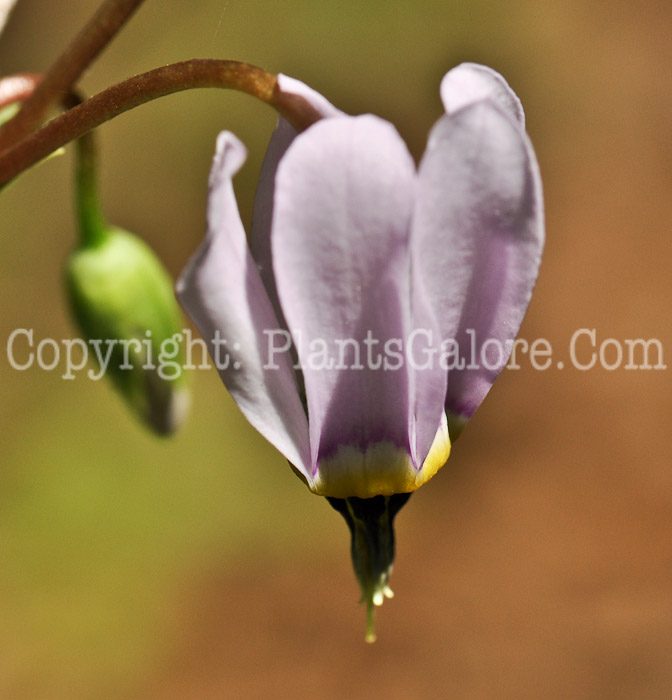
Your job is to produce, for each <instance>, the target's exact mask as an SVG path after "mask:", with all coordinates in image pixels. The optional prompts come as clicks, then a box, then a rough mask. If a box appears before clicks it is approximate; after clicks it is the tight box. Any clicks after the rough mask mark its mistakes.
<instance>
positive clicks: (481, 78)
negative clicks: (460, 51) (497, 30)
mask: <svg viewBox="0 0 672 700" xmlns="http://www.w3.org/2000/svg"><path fill="white" fill-rule="evenodd" d="M441 100H442V101H443V106H444V108H445V110H446V114H453V113H454V112H457V111H458V110H460V109H462V108H463V107H466V106H467V105H470V104H473V103H474V102H480V101H481V100H491V101H492V102H494V103H495V104H496V105H497V106H499V107H500V109H502V110H503V111H504V112H506V113H507V114H510V115H511V116H512V117H513V118H514V119H515V120H516V121H517V122H518V123H519V124H520V126H521V128H523V129H524V128H525V112H524V111H523V105H522V104H521V103H520V100H519V99H518V95H516V93H515V92H514V91H513V90H512V89H511V88H510V87H509V84H508V83H507V82H506V80H504V78H503V77H502V76H501V75H500V74H499V73H497V71H494V70H492V68H488V67H487V66H481V65H479V64H478V63H461V64H460V65H459V66H457V67H455V68H453V69H452V70H450V71H448V73H446V75H445V76H444V77H443V80H442V81H441Z"/></svg>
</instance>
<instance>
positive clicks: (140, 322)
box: [66, 226, 189, 435]
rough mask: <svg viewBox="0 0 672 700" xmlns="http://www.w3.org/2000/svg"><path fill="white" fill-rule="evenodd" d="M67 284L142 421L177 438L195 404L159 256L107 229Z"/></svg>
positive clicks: (77, 314)
mask: <svg viewBox="0 0 672 700" xmlns="http://www.w3.org/2000/svg"><path fill="white" fill-rule="evenodd" d="M66 285H67V291H68V296H69V300H70V306H71V310H72V314H73V316H74V318H75V321H76V322H77V324H78V326H79V329H80V330H81V333H82V335H83V336H84V338H85V339H86V340H87V341H88V342H89V347H90V348H91V350H92V351H94V352H92V353H91V354H92V355H94V357H96V360H97V363H98V364H99V365H100V366H101V368H102V369H104V370H105V371H106V374H107V375H108V376H109V377H110V379H111V380H112V381H113V382H114V384H115V386H116V387H117V389H118V390H119V391H120V392H121V395H122V396H123V397H124V399H125V400H126V402H127V403H128V405H129V406H130V407H131V408H132V410H133V411H134V412H135V413H136V414H137V415H139V416H140V418H141V419H142V420H143V421H145V422H146V423H147V424H148V425H149V426H150V427H151V428H153V429H154V430H155V431H156V432H157V433H159V434H161V435H166V434H169V433H172V432H173V431H174V430H176V429H177V428H178V427H179V425H180V423H181V421H182V418H183V417H184V414H185V412H186V408H187V406H188V403H189V401H188V390H187V386H186V384H187V381H186V375H185V373H184V370H183V369H182V368H183V367H184V345H183V344H182V343H181V342H180V341H181V338H182V336H181V314H180V310H179V307H178V305H177V302H176V300H175V296H174V294H173V284H172V281H171V279H170V277H169V276H168V274H167V272H166V271H165V269H164V268H163V266H162V264H161V263H160V261H159V260H158V259H157V257H156V255H155V254H154V252H153V251H152V250H151V249H150V248H149V246H147V245H146V244H145V243H143V241H142V240H140V239H139V238H137V237H136V236H133V235H131V234H130V233H127V232H126V231H122V230H121V229H118V228H112V227H107V226H102V227H100V228H98V229H97V231H96V235H95V236H93V235H89V236H86V237H84V243H83V245H81V246H80V247H79V248H77V249H76V250H75V251H74V252H73V253H72V255H71V256H70V258H69V260H68V262H67V267H66ZM96 348H98V349H96Z"/></svg>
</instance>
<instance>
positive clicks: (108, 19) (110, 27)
mask: <svg viewBox="0 0 672 700" xmlns="http://www.w3.org/2000/svg"><path fill="white" fill-rule="evenodd" d="M143 1H144V0H105V2H103V4H102V5H101V6H100V7H99V8H98V10H97V12H96V13H95V14H94V16H93V17H92V18H91V19H90V20H89V22H88V23H87V24H86V25H85V26H84V27H83V29H82V30H81V31H80V32H79V34H78V35H77V36H76V37H75V38H74V39H73V41H72V43H70V44H69V45H68V47H67V48H66V49H65V51H63V53H62V54H61V55H60V56H59V57H58V58H57V59H56V61H55V62H54V64H53V65H52V66H51V68H50V69H49V70H48V71H47V73H46V74H45V76H44V80H42V82H41V83H40V84H39V85H38V86H37V88H36V89H35V90H34V91H33V93H32V95H31V96H30V97H29V98H28V99H27V100H26V102H25V103H24V105H23V108H22V109H21V111H20V112H19V113H18V114H17V115H16V117H14V119H12V120H11V121H9V122H7V124H5V126H4V127H3V128H2V130H0V152H2V151H3V149H5V148H8V147H9V146H10V144H13V143H16V142H17V141H18V140H19V139H20V138H22V137H23V136H25V135H26V134H28V133H29V132H30V131H32V130H33V129H34V128H35V127H36V126H37V125H38V124H39V123H40V122H41V121H42V120H43V119H44V117H45V115H46V113H47V110H48V109H49V107H50V106H51V105H53V104H54V103H55V102H56V101H58V100H60V98H61V96H62V95H63V94H64V93H67V92H69V90H70V88H71V87H72V86H73V85H74V84H75V82H76V81H77V79H78V78H79V76H80V75H81V74H82V73H83V72H84V70H85V69H86V67H87V66H88V65H89V64H90V63H91V61H93V60H94V59H95V58H96V56H98V54H99V53H100V52H101V51H102V50H103V49H104V48H105V46H106V45H107V44H108V43H109V42H110V40H111V39H112V38H113V37H114V35H115V34H116V33H117V32H118V31H119V30H120V29H121V28H122V27H123V26H124V24H125V23H126V21H127V20H128V19H129V18H130V17H131V15H132V14H133V13H134V12H135V10H136V9H137V8H138V7H139V6H140V5H141V4H142V2H143Z"/></svg>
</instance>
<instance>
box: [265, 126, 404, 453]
mask: <svg viewBox="0 0 672 700" xmlns="http://www.w3.org/2000/svg"><path fill="white" fill-rule="evenodd" d="M414 170H415V168H414V164H413V161H412V159H411V156H410V154H409V153H408V150H407V148H406V146H405V144H404V142H403V141H402V140H401V138H400V137H399V135H398V134H397V132H396V131H395V130H394V128H393V127H392V126H391V125H390V124H388V123H387V122H384V121H382V120H380V119H378V118H376V117H372V116H364V117H348V118H342V119H327V120H324V121H321V122H318V123H317V124H315V125H314V126H312V127H311V128H310V129H308V130H307V131H306V132H304V133H303V134H301V135H299V136H298V137H297V138H296V139H295V141H294V143H293V144H292V145H291V147H290V148H289V150H288V151H287V154H286V155H285V157H284V158H283V160H282V162H281V163H280V167H279V168H278V174H277V178H276V193H275V213H274V218H273V230H272V237H271V244H272V248H273V259H274V269H275V277H276V282H277V285H278V292H279V296H280V302H281V304H282V308H283V311H284V314H285V318H286V320H287V322H288V325H289V329H290V331H291V332H292V334H293V336H294V338H295V339H296V342H297V345H298V351H299V358H300V360H301V361H302V364H303V365H304V368H303V372H304V378H305V385H306V396H307V401H308V415H309V417H310V435H311V450H312V458H313V463H314V464H317V462H318V460H320V459H322V458H328V457H330V456H331V455H332V454H333V453H334V452H336V451H337V450H338V448H339V447H341V446H344V445H349V446H352V447H354V448H356V449H360V450H366V449H367V447H369V446H370V445H372V444H375V443H378V442H381V441H387V442H391V443H393V444H395V445H396V446H397V447H401V448H402V449H405V450H407V451H408V452H409V453H410V450H411V448H410V446H409V422H410V421H411V410H412V406H411V405H410V400H411V397H410V394H409V392H410V387H409V378H408V369H407V365H406V363H405V362H403V359H402V361H401V362H396V361H395V364H396V365H397V368H396V369H391V368H388V370H387V371H386V370H385V369H384V368H383V366H381V367H378V368H375V366H376V362H377V360H378V359H381V360H382V357H379V355H383V353H384V350H385V343H386V342H387V341H390V340H393V339H400V340H403V339H404V337H405V333H406V330H407V329H408V327H409V322H410V319H409V314H410V309H409V301H410V290H409V263H410V261H409V242H408V236H409V223H410V217H411V213H412V205H413V185H414V177H415V174H414ZM367 334H368V337H369V338H371V343H370V344H369V346H368V347H369V348H370V353H371V357H367V356H366V343H365V339H366V338H367ZM347 339H352V340H353V341H355V342H356V343H357V344H358V346H359V347H360V349H361V353H360V357H359V358H358V359H359V363H357V362H356V360H357V357H356V355H355V351H354V349H353V347H352V345H348V346H344V347H346V350H347V351H346V352H345V353H344V356H343V358H342V359H343V362H341V363H338V364H340V366H341V367H348V369H343V368H342V369H336V368H325V367H321V366H320V364H319V362H318V360H319V358H318V357H316V356H315V355H313V356H312V358H311V343H313V347H312V349H313V350H317V349H318V347H317V345H316V344H321V343H324V346H323V349H324V351H325V355H324V360H325V362H330V361H331V362H333V361H337V360H339V359H341V358H339V357H338V356H339V349H338V347H337V343H338V341H339V340H340V341H346V340H347ZM389 349H390V350H393V351H394V350H395V349H396V350H397V351H400V350H401V348H400V347H398V348H389ZM311 359H312V360H315V361H314V362H311ZM354 366H357V367H360V369H353V368H352V367H354Z"/></svg>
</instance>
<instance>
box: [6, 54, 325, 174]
mask: <svg viewBox="0 0 672 700" xmlns="http://www.w3.org/2000/svg"><path fill="white" fill-rule="evenodd" d="M206 87H212V88H228V89H232V90H239V91H241V92H245V93H247V94H248V95H252V96H253V97H256V98H258V99H260V100H261V101H262V102H266V104H268V105H270V106H271V107H274V108H275V109H276V110H277V111H278V112H279V113H280V114H282V116H284V117H285V118H286V119H287V120H288V121H289V122H290V124H292V126H294V127H295V128H297V129H299V130H303V129H305V128H307V127H308V126H310V125H311V124H313V123H314V122H316V121H318V119H320V114H319V113H318V112H317V111H316V110H315V109H314V108H313V107H312V106H311V105H310V104H308V102H306V100H304V99H303V98H301V97H297V96H296V95H290V94H287V93H283V92H282V91H281V90H280V89H279V88H278V84H277V78H276V76H274V75H272V74H271V73H267V72H266V71H264V70H262V69H261V68H257V67H256V66H252V65H249V64H247V63H240V62H239V61H225V60H214V59H194V60H191V61H184V62H182V63H173V64H171V65H169V66H164V67H162V68H156V69H155V70H151V71H149V72H147V73H142V74H140V75H137V76H135V77H134V78H129V79H128V80H124V81H123V82H121V83H118V84H117V85H113V86H112V87H110V88H108V89H107V90H103V92H100V93H98V94H97V95H94V96H93V97H91V98H90V99H88V100H86V102H83V103H82V104H81V105H78V106H77V107H74V108H73V109H71V110H69V111H68V112H65V114H62V115H60V116H58V117H55V118H54V119H52V120H51V121H50V122H48V123H47V124H45V126H43V127H42V128H41V129H39V130H37V131H35V132H34V133H32V134H30V135H29V136H27V137H25V138H24V139H23V140H22V141H20V142H19V143H17V144H16V145H14V146H13V147H12V148H10V149H8V150H7V151H5V152H4V153H2V155H0V187H2V186H3V185H5V184H6V183H7V182H9V181H10V180H11V179H13V178H14V177H16V176H17V175H18V174H19V173H21V172H23V171H24V170H26V168H29V167H30V166H31V165H34V164H35V163H38V162H39V161H40V160H42V159H43V158H46V157H47V156H48V155H49V154H50V153H52V152H53V151H55V150H56V149H57V148H60V147H61V146H64V145H65V144H66V143H69V142H70V141H72V140H73V139H76V138H79V137H80V136H82V134H85V133H86V132H87V131H90V130H91V129H95V128H96V127H97V126H100V125H101V124H103V123H104V122H106V121H109V120H110V119H113V118H114V117H116V116H118V115H119V114H123V113H124V112H127V111H128V110H130V109H133V108H134V107H137V106H139V105H141V104H144V103H145V102H149V101H151V100H155V99H157V98H159V97H163V96H165V95H170V94H172V93H175V92H181V91H182V90H190V89H192V88H206Z"/></svg>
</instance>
